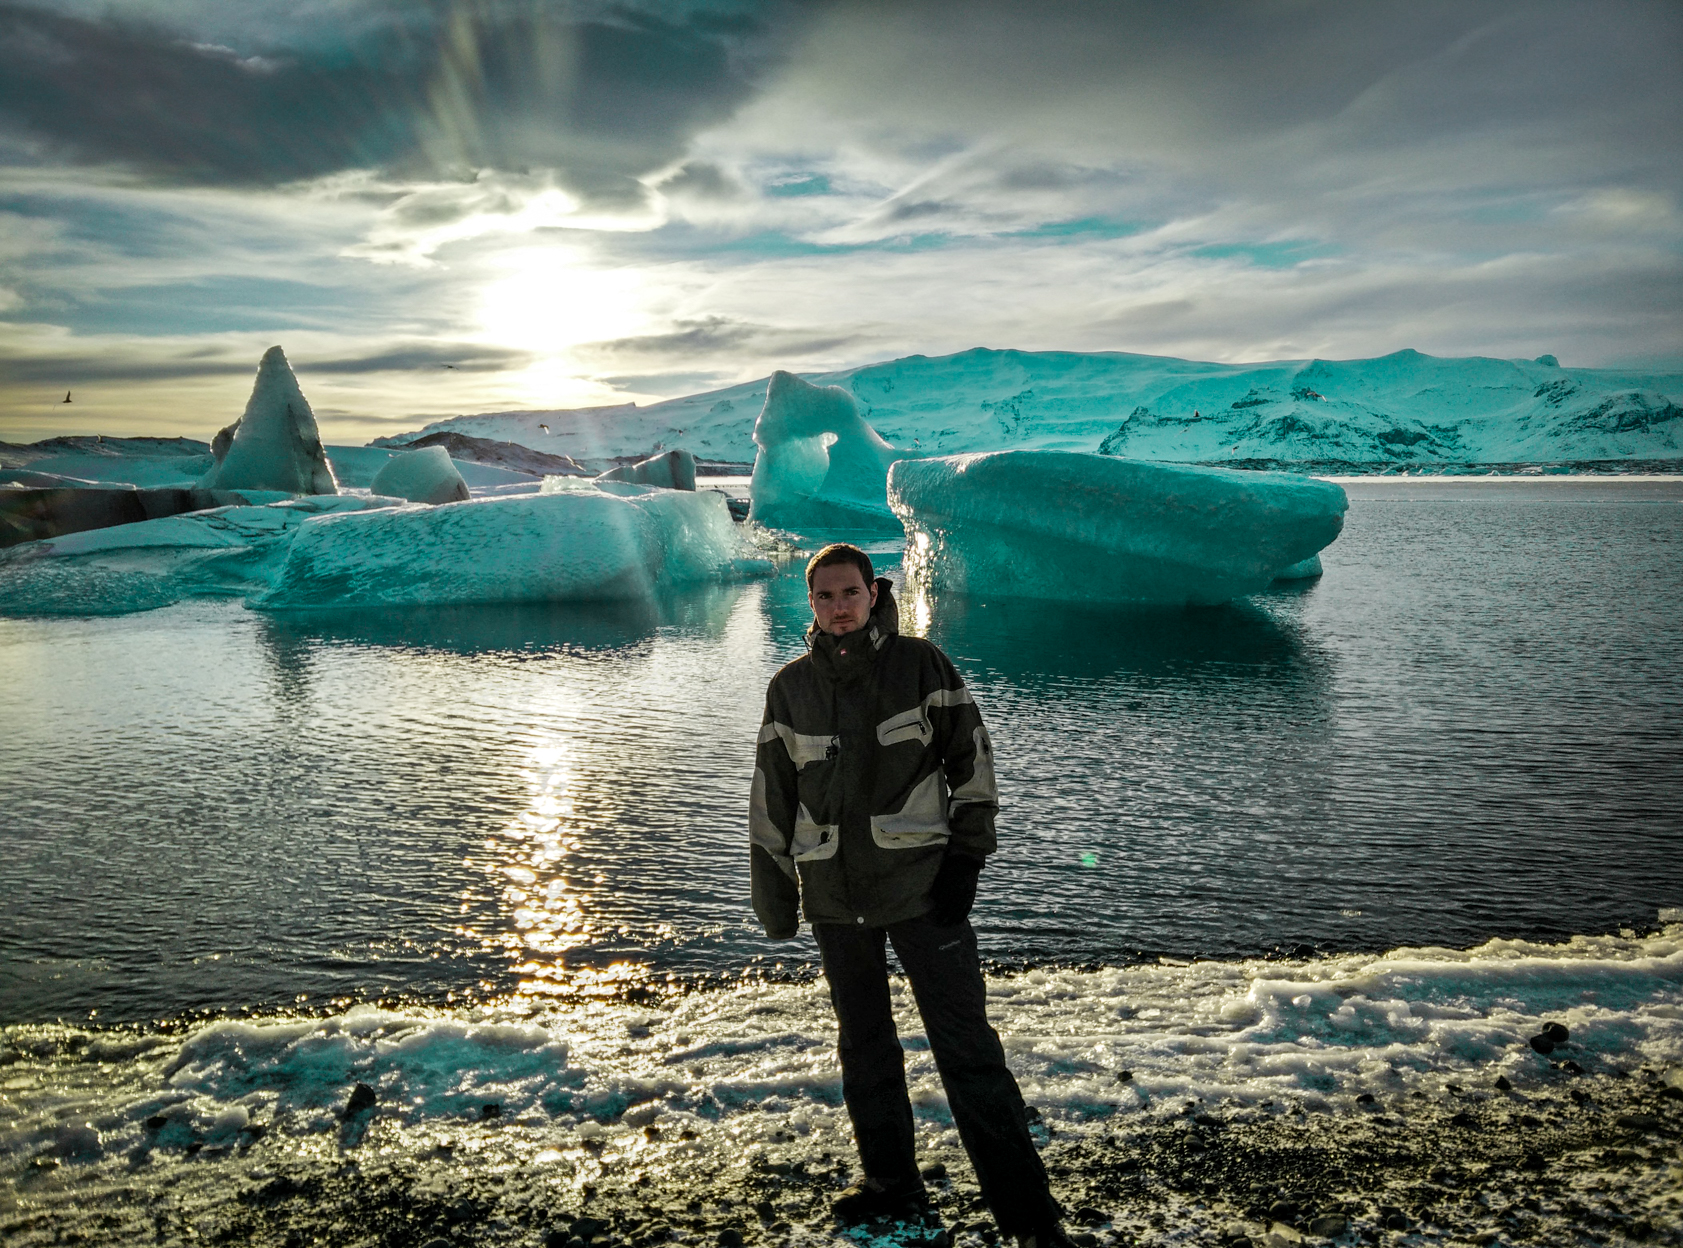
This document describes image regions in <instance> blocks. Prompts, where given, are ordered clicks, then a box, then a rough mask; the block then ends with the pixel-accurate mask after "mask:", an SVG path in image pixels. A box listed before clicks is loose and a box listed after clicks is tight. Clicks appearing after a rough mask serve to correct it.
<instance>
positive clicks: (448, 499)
mask: <svg viewBox="0 0 1683 1248" xmlns="http://www.w3.org/2000/svg"><path fill="white" fill-rule="evenodd" d="M369 488H370V489H372V490H373V491H374V493H376V494H388V495H390V496H391V497H393V498H404V499H408V500H409V501H410V502H412V503H435V504H436V503H458V502H461V501H462V500H463V499H465V498H466V497H467V496H468V487H467V482H466V481H463V480H462V474H461V473H459V472H457V471H456V465H455V464H453V463H451V462H450V452H449V451H447V450H445V449H444V448H443V447H442V446H424V447H422V448H421V449H420V450H418V451H400V452H399V453H398V454H396V455H393V456H392V457H391V458H390V459H389V460H387V461H386V466H385V467H384V468H382V469H380V471H379V472H377V473H375V474H374V481H373V483H372V485H371V486H370V487H369Z"/></svg>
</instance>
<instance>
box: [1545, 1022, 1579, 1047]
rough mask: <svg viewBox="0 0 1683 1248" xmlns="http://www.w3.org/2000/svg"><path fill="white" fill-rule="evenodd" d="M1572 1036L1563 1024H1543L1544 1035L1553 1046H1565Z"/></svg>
mask: <svg viewBox="0 0 1683 1248" xmlns="http://www.w3.org/2000/svg"><path fill="white" fill-rule="evenodd" d="M1571 1034H1572V1033H1571V1032H1569V1031H1567V1030H1566V1028H1565V1026H1564V1025H1563V1024H1561V1023H1544V1024H1543V1035H1545V1036H1547V1037H1548V1039H1549V1041H1550V1043H1552V1044H1565V1043H1566V1041H1567V1040H1568V1039H1569V1038H1570V1037H1571Z"/></svg>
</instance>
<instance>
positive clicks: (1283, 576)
mask: <svg viewBox="0 0 1683 1248" xmlns="http://www.w3.org/2000/svg"><path fill="white" fill-rule="evenodd" d="M1325 570H1326V569H1324V568H1322V567H1321V557H1320V556H1319V555H1310V556H1309V557H1308V558H1307V559H1300V560H1299V561H1298V562H1296V563H1294V564H1292V565H1291V567H1289V568H1281V569H1280V570H1279V571H1278V572H1276V573H1274V579H1275V580H1276V581H1307V580H1308V579H1310V578H1311V577H1315V576H1320V575H1321V574H1322V573H1323V572H1324V571H1325Z"/></svg>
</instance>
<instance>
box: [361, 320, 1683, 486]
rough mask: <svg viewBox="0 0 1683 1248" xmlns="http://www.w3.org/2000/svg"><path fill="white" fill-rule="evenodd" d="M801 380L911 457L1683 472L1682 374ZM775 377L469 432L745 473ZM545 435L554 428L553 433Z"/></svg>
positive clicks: (1357, 365) (975, 370) (1161, 374)
mask: <svg viewBox="0 0 1683 1248" xmlns="http://www.w3.org/2000/svg"><path fill="white" fill-rule="evenodd" d="M800 376H801V377H802V378H803V379H804V380H806V381H809V382H812V383H814V384H818V385H839V386H841V387H842V388H843V389H844V390H846V391H847V392H848V393H849V394H850V395H852V397H853V399H854V402H855V403H856V404H857V405H858V407H859V411H860V415H861V416H863V417H864V418H865V420H867V421H868V422H870V424H871V425H872V426H873V427H875V428H876V430H877V431H878V432H879V433H880V434H882V436H883V437H884V438H886V439H887V440H888V441H889V442H891V443H893V444H894V445H895V446H896V447H897V448H900V449H903V450H906V451H907V452H908V453H911V454H924V455H931V454H954V453H960V452H969V451H990V450H1005V449H1013V448H1023V449H1037V450H1073V451H1099V452H1101V453H1105V454H1115V455H1125V456H1128V457H1132V458H1140V459H1150V460H1165V461H1177V462H1193V463H1234V464H1245V463H1264V462H1265V463H1270V464H1275V465H1290V464H1328V463H1336V464H1343V465H1348V466H1350V467H1352V468H1356V469H1360V468H1362V467H1364V466H1368V467H1371V469H1372V470H1383V469H1384V468H1386V467H1388V466H1394V465H1410V464H1414V465H1419V466H1421V467H1429V466H1431V465H1434V464H1435V465H1445V466H1449V465H1458V464H1480V465H1502V464H1513V465H1519V464H1550V463H1571V462H1589V461H1627V460H1628V461H1672V460H1678V461H1683V372H1663V371H1660V372H1655V371H1643V370H1630V369H1584V368H1563V367H1561V365H1560V364H1559V363H1558V362H1557V361H1556V360H1555V358H1554V357H1553V356H1550V355H1543V356H1539V357H1537V358H1536V359H1534V360H1503V359H1496V358H1492V357H1487V356H1431V355H1425V354H1423V353H1421V352H1418V351H1414V350H1410V349H1404V350H1401V351H1396V352H1392V353H1391V354H1389V355H1384V356H1379V357H1376V358H1373V359H1367V360H1321V359H1308V360H1272V361H1265V362H1262V363H1255V364H1220V363H1214V362H1209V361H1199V360H1182V359H1177V358H1175V357H1171V356H1151V355H1139V354H1135V353H1131V352H1120V351H1118V352H1067V351H1017V350H1009V349H1006V350H1000V349H993V348H986V347H976V348H972V349H970V350H968V351H962V352H958V353H956V354H953V355H948V356H938V357H930V356H923V355H911V356H905V357H903V358H901V359H897V360H889V361H882V362H878V363H873V364H865V365H860V366H859V367H856V368H851V369H844V370H839V371H835V372H825V373H802V374H800ZM766 383H767V378H757V379H755V380H753V381H748V382H741V383H738V384H736V385H734V386H726V387H722V388H720V389H717V390H711V391H706V392H702V393H698V394H693V395H685V396H681V397H679V398H674V399H667V400H663V401H661V402H659V403H652V404H649V405H648V406H646V407H639V406H637V405H636V404H623V405H618V406H609V407H596V408H573V409H556V410H552V411H510V412H489V413H483V414H479V415H471V416H456V417H451V418H448V419H445V420H438V421H433V422H431V423H429V424H427V425H426V426H425V427H424V428H423V429H421V430H419V431H417V432H414V433H407V434H398V435H394V436H392V437H387V438H381V439H377V441H376V443H375V444H376V445H386V446H391V445H406V444H407V443H409V442H410V441H413V440H415V439H417V438H419V437H423V436H426V435H429V434H436V433H439V432H444V431H454V432H458V433H463V434H469V435H472V436H477V437H494V438H498V439H500V440H504V441H510V442H517V443H520V444H521V445H524V446H529V447H532V448H533V449H536V450H543V451H548V452H551V453H558V454H569V455H571V456H572V457H573V458H575V459H580V460H585V461H606V460H610V459H615V458H622V457H624V456H626V455H634V454H641V453H647V452H649V451H658V450H665V449H669V448H673V447H678V446H682V447H684V448H685V449H688V450H690V451H692V452H694V453H695V454H696V455H697V456H698V457H700V458H703V459H711V460H719V461H727V462H734V463H747V462H750V461H751V460H752V459H753V458H754V445H753V437H752V435H753V427H754V419H755V417H756V416H757V415H758V414H759V409H760V406H761V405H762V403H763V401H764V397H765V387H766ZM545 426H547V430H546V429H545V428H544V427H545Z"/></svg>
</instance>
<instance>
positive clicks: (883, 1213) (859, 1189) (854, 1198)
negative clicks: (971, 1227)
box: [830, 1179, 1073, 1248]
mask: <svg viewBox="0 0 1683 1248" xmlns="http://www.w3.org/2000/svg"><path fill="white" fill-rule="evenodd" d="M928 1208H929V1194H928V1193H927V1192H925V1191H924V1190H923V1187H922V1185H921V1184H919V1185H915V1186H914V1185H912V1184H909V1183H908V1184H905V1185H903V1186H901V1187H884V1186H883V1185H882V1184H881V1183H879V1182H878V1181H877V1180H876V1179H861V1180H860V1181H859V1182H857V1183H855V1184H854V1185H853V1186H852V1187H850V1188H848V1189H847V1190H846V1191H844V1192H842V1193H841V1195H839V1196H837V1197H836V1198H835V1199H834V1200H832V1201H831V1202H830V1212H831V1213H832V1214H834V1215H835V1216H836V1218H837V1219H839V1220H840V1221H842V1222H869V1221H870V1220H872V1219H873V1218H893V1219H895V1220H897V1221H903V1222H904V1221H911V1220H913V1219H916V1218H921V1217H922V1216H923V1215H924V1213H925V1212H926V1211H927V1210H928ZM1072 1248H1073V1246H1072Z"/></svg>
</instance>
